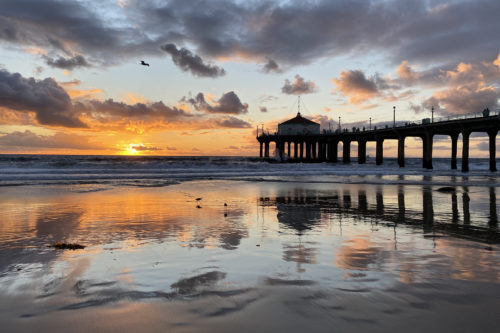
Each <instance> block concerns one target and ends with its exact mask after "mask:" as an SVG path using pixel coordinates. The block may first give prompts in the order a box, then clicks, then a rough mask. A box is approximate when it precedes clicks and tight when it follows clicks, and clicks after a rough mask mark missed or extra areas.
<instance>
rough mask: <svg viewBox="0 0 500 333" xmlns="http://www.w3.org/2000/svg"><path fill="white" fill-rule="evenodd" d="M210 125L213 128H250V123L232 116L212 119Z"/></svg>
mask: <svg viewBox="0 0 500 333" xmlns="http://www.w3.org/2000/svg"><path fill="white" fill-rule="evenodd" d="M212 124H213V125H214V127H226V128H252V125H251V124H250V123H248V122H246V121H244V120H241V119H238V118H235V117H232V116H226V117H223V118H216V119H213V120H212Z"/></svg>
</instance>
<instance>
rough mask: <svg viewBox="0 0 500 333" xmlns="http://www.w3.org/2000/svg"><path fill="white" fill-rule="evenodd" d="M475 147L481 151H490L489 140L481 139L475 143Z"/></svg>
mask: <svg viewBox="0 0 500 333" xmlns="http://www.w3.org/2000/svg"><path fill="white" fill-rule="evenodd" d="M476 148H477V149H478V150H481V151H490V144H489V142H486V141H482V142H479V143H478V144H477V145H476Z"/></svg>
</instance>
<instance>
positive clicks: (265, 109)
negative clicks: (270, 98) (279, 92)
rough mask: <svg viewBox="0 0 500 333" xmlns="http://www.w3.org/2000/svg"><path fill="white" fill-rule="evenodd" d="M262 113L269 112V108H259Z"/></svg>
mask: <svg viewBox="0 0 500 333" xmlns="http://www.w3.org/2000/svg"><path fill="white" fill-rule="evenodd" d="M259 110H260V112H267V108H266V107H265V106H259Z"/></svg>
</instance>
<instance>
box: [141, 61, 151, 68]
mask: <svg viewBox="0 0 500 333" xmlns="http://www.w3.org/2000/svg"><path fill="white" fill-rule="evenodd" d="M141 65H143V66H148V67H149V64H148V63H146V62H144V60H141Z"/></svg>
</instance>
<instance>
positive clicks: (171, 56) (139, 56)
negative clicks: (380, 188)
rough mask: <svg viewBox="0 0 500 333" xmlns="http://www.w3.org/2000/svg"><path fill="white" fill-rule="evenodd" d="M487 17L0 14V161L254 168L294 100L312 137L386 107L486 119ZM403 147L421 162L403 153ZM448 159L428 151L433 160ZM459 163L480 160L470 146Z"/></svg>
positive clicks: (498, 59)
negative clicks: (216, 159)
mask: <svg viewBox="0 0 500 333" xmlns="http://www.w3.org/2000/svg"><path fill="white" fill-rule="evenodd" d="M499 13H500V1H498V0H324V1H322V0H315V1H263V0H247V1H239V0H238V1H236V0H232V1H231V0H211V1H198V0H189V1H187V0H172V1H159V0H157V1H147V0H102V1H99V2H96V1H90V0H0V52H1V57H0V149H1V151H2V153H25V154H34V153H36V154H99V155H100V154H110V155H115V154H127V155H175V156H185V155H244V156H257V155H258V151H259V146H258V142H257V141H256V139H255V136H256V128H257V127H261V126H264V128H266V129H268V130H270V131H274V130H275V128H276V126H277V124H278V123H279V122H282V121H284V120H287V119H289V118H292V117H294V116H295V114H296V113H297V110H298V96H300V100H301V103H300V110H301V114H302V115H303V116H305V117H307V118H309V119H312V120H314V121H317V122H319V123H320V124H321V126H322V128H323V129H328V128H337V127H338V122H339V117H340V119H341V123H342V127H352V126H356V127H362V126H365V127H367V128H368V127H369V121H370V120H369V119H370V118H371V121H372V126H374V125H376V124H379V126H380V125H384V124H385V123H392V118H393V107H394V106H395V107H396V121H402V122H407V121H418V120H421V119H423V118H427V117H430V116H431V108H432V107H434V110H435V112H434V117H435V118H439V117H451V116H456V115H463V114H470V113H475V112H481V111H482V110H483V109H484V108H486V107H488V108H489V109H490V110H497V109H499V108H500V105H499V98H500V34H499V33H498V32H499V31H500V20H499V19H498V14H499ZM142 60H143V61H144V62H145V63H147V64H148V65H149V66H144V65H141V64H140V62H141V61H142ZM372 146H373V147H372ZM406 146H407V151H406V155H407V156H421V141H420V140H419V139H413V138H408V139H407V140H406ZM450 146H451V144H450V139H449V138H447V137H444V136H443V137H435V142H434V156H441V157H447V156H449V155H450V149H451V147H450ZM498 146H499V140H498V138H497V147H498ZM374 147H375V145H374V144H373V145H371V144H369V145H368V147H367V149H368V152H369V153H370V152H371V151H372V150H374ZM396 147H397V142H389V141H388V142H387V143H385V144H384V149H385V151H386V152H387V153H386V152H384V154H386V155H387V156H395V155H396ZM459 148H460V144H459ZM471 148H472V151H471V157H485V156H487V149H488V145H487V137H486V136H485V134H480V133H478V134H473V137H472V138H471ZM353 149H354V151H355V149H356V147H355V145H354V147H353ZM339 151H341V150H340V149H339Z"/></svg>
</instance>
